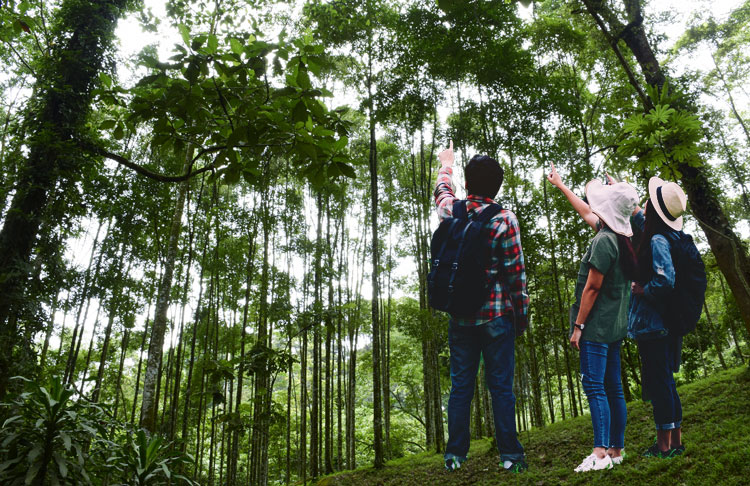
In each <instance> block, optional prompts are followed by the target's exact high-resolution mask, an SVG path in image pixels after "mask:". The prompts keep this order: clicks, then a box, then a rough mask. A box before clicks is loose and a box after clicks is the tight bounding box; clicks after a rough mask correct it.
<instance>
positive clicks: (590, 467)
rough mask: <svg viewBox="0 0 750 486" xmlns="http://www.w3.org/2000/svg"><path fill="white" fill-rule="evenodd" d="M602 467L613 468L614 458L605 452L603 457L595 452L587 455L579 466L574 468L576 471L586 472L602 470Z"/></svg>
mask: <svg viewBox="0 0 750 486" xmlns="http://www.w3.org/2000/svg"><path fill="white" fill-rule="evenodd" d="M602 469H612V458H611V457H609V455H607V454H605V455H604V457H603V458H601V459H599V458H598V457H596V454H594V453H593V452H592V453H591V455H589V456H587V457H586V458H585V459H584V460H583V462H582V463H580V464H579V465H578V467H577V468H575V469H573V470H574V471H575V472H586V471H600V470H602Z"/></svg>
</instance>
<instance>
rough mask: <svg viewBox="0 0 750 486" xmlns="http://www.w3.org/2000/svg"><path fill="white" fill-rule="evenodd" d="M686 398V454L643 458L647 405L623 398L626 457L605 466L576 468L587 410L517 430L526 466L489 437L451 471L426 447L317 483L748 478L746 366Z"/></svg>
mask: <svg viewBox="0 0 750 486" xmlns="http://www.w3.org/2000/svg"><path fill="white" fill-rule="evenodd" d="M679 393H680V396H681V398H682V402H683V412H684V418H683V442H684V444H685V446H686V451H685V454H684V455H683V456H681V457H676V458H673V459H655V458H644V457H641V456H640V452H641V451H642V450H643V449H645V448H646V447H648V446H649V445H651V444H652V443H653V440H654V435H655V432H654V427H653V421H652V418H651V405H650V404H649V403H644V402H642V401H633V402H631V403H628V426H627V429H626V433H625V442H626V446H625V451H626V454H627V457H626V460H625V462H624V463H623V464H622V465H620V466H615V468H614V469H612V470H609V471H594V472H588V473H575V472H573V468H574V467H575V466H577V465H578V463H579V462H580V461H581V460H582V459H583V458H584V457H585V456H586V455H587V454H589V453H590V452H591V440H592V436H593V433H592V428H591V422H590V420H589V416H588V415H586V416H582V417H577V418H575V419H570V420H565V421H562V422H558V423H555V424H552V425H548V426H547V427H544V428H540V429H535V430H532V431H530V432H528V433H527V432H523V433H522V434H521V435H520V439H521V442H522V443H523V444H524V447H525V448H526V453H527V461H528V463H529V466H530V468H529V470H528V471H527V472H526V473H523V474H509V473H507V472H505V471H504V470H502V469H501V468H500V466H499V465H498V463H499V457H498V455H497V452H496V451H494V450H493V449H492V447H491V443H490V441H489V440H479V441H474V442H472V445H471V451H470V453H469V460H468V461H467V462H466V463H465V464H464V465H463V467H462V468H461V469H460V470H458V471H456V472H453V473H448V472H446V471H444V470H443V464H442V456H441V455H438V454H430V453H423V454H417V455H413V456H408V457H404V458H400V459H398V460H394V461H390V462H388V463H387V464H386V466H385V468H383V469H381V470H375V469H373V468H372V467H368V468H361V469H358V470H356V471H349V472H342V473H338V474H336V475H332V476H327V477H324V478H321V479H320V480H319V481H318V482H317V484H318V485H319V486H334V485H346V486H376V485H377V486H380V485H383V486H386V485H399V486H401V485H404V486H409V485H413V486H429V485H471V484H476V485H485V484H486V485H494V484H509V485H515V484H518V485H533V486H547V485H555V484H572V485H575V484H596V485H597V486H598V485H601V486H605V485H634V486H635V485H638V486H640V485H649V486H651V485H654V486H658V485H664V486H666V485H669V486H674V485H677V486H681V485H687V486H691V485H711V486H732V485H750V371H749V370H748V368H747V367H745V366H743V367H740V368H735V369H731V370H728V371H724V372H721V373H717V374H716V375H715V376H713V377H710V378H707V379H704V380H700V381H696V382H694V383H691V384H687V385H684V386H682V387H680V388H679Z"/></svg>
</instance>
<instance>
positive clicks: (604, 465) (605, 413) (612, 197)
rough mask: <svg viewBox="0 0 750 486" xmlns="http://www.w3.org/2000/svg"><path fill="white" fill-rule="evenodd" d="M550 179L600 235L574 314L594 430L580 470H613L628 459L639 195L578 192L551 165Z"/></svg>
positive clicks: (618, 190) (594, 184)
mask: <svg viewBox="0 0 750 486" xmlns="http://www.w3.org/2000/svg"><path fill="white" fill-rule="evenodd" d="M551 169H552V171H551V173H550V174H549V175H548V176H547V179H548V180H549V182H550V183H551V184H552V185H554V186H555V187H557V188H558V189H560V190H561V191H562V193H563V194H564V195H565V197H566V198H567V199H568V201H570V203H571V205H572V206H573V208H574V209H575V210H576V211H577V212H578V214H580V215H581V217H582V218H583V220H584V221H585V222H586V223H588V224H589V226H591V227H592V228H593V229H594V230H595V231H596V235H595V236H594V238H593V239H592V240H591V245H590V246H589V248H588V250H587V251H586V254H585V255H584V257H583V259H582V260H581V266H580V269H579V271H578V279H577V281H576V291H575V295H576V301H575V304H574V305H573V307H572V308H571V312H570V321H571V336H570V343H571V345H572V346H573V347H574V348H575V349H577V350H579V351H580V359H581V383H582V384H583V389H584V391H585V393H586V398H587V399H588V402H589V409H590V411H591V423H592V425H593V428H594V448H593V451H592V452H591V454H590V455H588V456H586V458H584V460H583V462H581V464H580V465H579V466H578V467H576V468H575V472H585V471H594V470H601V469H611V468H612V467H613V465H614V464H619V463H621V462H622V449H623V447H624V446H625V424H626V422H627V409H626V407H625V398H624V395H623V391H622V382H621V379H620V376H621V375H620V346H621V344H622V340H623V339H624V338H625V335H626V333H627V322H628V321H627V310H628V297H629V295H630V281H631V280H632V278H633V277H634V276H635V272H636V267H637V264H636V260H635V253H634V251H633V247H632V245H631V244H630V239H629V238H630V236H632V235H633V231H632V229H631V226H630V216H631V215H632V213H633V209H634V208H635V207H636V206H637V204H638V194H637V193H636V191H635V189H634V188H633V187H632V186H631V185H630V184H627V183H625V182H620V183H617V184H611V185H605V184H602V183H601V182H599V181H598V180H593V181H591V182H589V183H588V184H586V200H587V201H584V200H582V199H581V198H579V197H578V196H576V195H575V194H574V193H573V192H572V191H571V190H570V189H568V187H566V186H565V184H564V183H563V182H562V179H561V178H560V175H559V174H558V173H557V171H556V170H555V166H554V165H552V166H551Z"/></svg>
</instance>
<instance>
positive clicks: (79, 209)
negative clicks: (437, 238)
mask: <svg viewBox="0 0 750 486" xmlns="http://www.w3.org/2000/svg"><path fill="white" fill-rule="evenodd" d="M161 3H162V2H159V5H156V4H151V3H150V2H145V4H144V3H143V2H141V1H136V0H129V1H125V0H96V1H84V0H60V1H55V2H36V1H32V0H20V1H19V0H12V1H9V2H6V3H5V5H4V7H3V8H2V9H0V20H1V21H2V24H1V27H0V41H1V42H0V56H1V57H2V67H1V68H0V73H1V74H0V101H1V103H0V120H2V124H1V126H2V132H1V133H0V137H1V138H0V167H1V168H2V170H1V171H0V214H1V215H2V230H0V277H1V278H0V325H1V326H2V327H1V328H0V339H1V340H2V342H1V347H2V349H1V350H0V351H1V354H2V356H0V401H2V402H3V404H4V405H3V407H2V409H1V410H0V418H2V420H3V421H4V422H5V425H3V428H2V429H0V432H1V434H2V437H3V438H4V439H3V440H4V441H0V443H1V444H2V445H0V452H2V458H0V459H2V460H0V462H3V461H5V462H4V463H3V464H2V465H0V480H2V481H0V482H4V484H5V482H7V484H16V483H14V482H13V481H17V484H21V483H23V482H24V481H25V482H26V484H48V483H47V481H50V480H51V478H52V477H54V478H55V480H57V481H58V482H59V483H61V484H82V483H84V482H88V483H91V484H162V483H163V484H168V483H170V481H171V482H172V483H176V482H181V481H182V482H185V483H199V484H208V485H220V484H221V485H224V484H228V485H235V484H257V485H265V484H300V482H302V483H303V484H306V481H309V480H312V479H316V478H319V477H321V476H323V475H326V474H330V473H333V472H335V471H340V470H344V469H353V468H356V467H360V466H369V465H374V466H375V467H380V466H382V465H383V464H384V462H385V461H386V460H389V459H394V458H398V457H402V456H404V455H408V454H413V453H417V452H422V451H432V452H441V451H442V450H443V449H444V447H445V435H446V430H445V425H444V423H445V407H446V404H447V393H448V391H449V386H450V375H449V369H448V360H447V357H448V352H447V322H448V316H447V315H443V314H441V313H437V312H435V311H433V310H431V309H430V308H429V306H428V303H427V280H426V279H427V273H428V270H429V267H428V260H429V241H430V236H431V233H432V231H433V230H434V228H435V227H436V219H435V216H434V215H433V213H434V209H433V208H434V202H433V195H432V191H433V189H434V183H435V176H436V171H437V166H438V163H437V160H436V154H437V152H438V151H439V150H440V149H441V147H443V146H444V145H446V144H447V141H448V139H452V140H453V141H454V143H455V146H456V148H457V152H458V154H459V159H458V165H459V166H460V165H462V163H463V164H465V163H466V162H467V160H468V158H469V157H470V156H471V155H473V154H474V153H486V154H489V155H491V156H494V157H496V158H497V159H498V160H500V161H501V164H502V165H503V167H504V169H505V174H506V176H505V182H504V184H503V187H502V189H501V193H500V195H499V200H500V202H501V204H502V205H503V206H504V207H506V208H509V209H511V210H512V211H513V212H514V213H515V214H516V215H517V216H518V219H519V222H520V226H521V231H522V241H523V249H524V254H525V261H526V269H527V278H528V286H529V294H530V298H531V307H530V323H531V325H530V329H529V331H528V332H527V333H526V334H525V335H524V336H523V337H522V338H520V339H519V343H518V345H517V350H516V353H517V356H516V363H517V369H516V376H515V388H516V390H515V393H516V397H517V424H518V428H519V430H520V431H521V433H523V431H526V430H529V429H530V428H532V427H544V426H545V425H546V424H550V423H554V422H556V421H560V420H565V419H566V418H570V417H576V416H578V415H581V414H585V413H587V410H588V408H587V405H586V402H585V400H584V399H583V397H582V389H581V383H580V376H579V373H578V357H577V354H576V353H575V351H574V350H572V349H571V348H570V347H569V346H568V345H567V339H568V309H569V306H570V304H571V301H572V299H573V296H572V293H573V286H574V282H575V275H576V272H577V268H578V263H579V261H580V258H581V255H583V253H584V252H585V249H586V247H585V245H586V244H587V241H588V240H589V237H590V235H588V234H587V232H586V229H585V228H584V224H583V223H581V222H579V221H578V219H577V218H576V216H575V214H574V213H573V211H571V210H570V209H569V207H568V206H567V204H566V203H565V201H564V199H562V198H561V197H560V195H559V194H556V193H554V192H553V191H551V190H550V188H549V187H547V185H545V181H544V174H543V171H544V170H545V168H546V167H547V166H548V165H549V162H554V163H555V165H556V166H557V167H558V168H560V171H561V173H562V174H563V177H564V178H565V179H566V181H568V182H569V183H570V185H571V187H574V188H576V190H577V191H578V192H580V191H581V190H582V188H583V186H584V184H585V182H586V181H588V180H590V179H592V178H595V177H598V178H603V176H604V172H605V171H607V172H609V173H610V174H613V175H615V176H616V177H618V178H622V179H628V180H629V181H630V182H631V183H633V184H634V185H635V186H637V187H638V188H639V191H640V193H641V194H644V193H645V182H646V181H647V180H648V178H649V177H650V176H652V175H661V176H662V177H665V178H668V179H670V180H677V181H680V182H681V184H683V185H684V186H685V188H686V191H687V192H688V196H689V198H690V211H691V218H689V219H690V220H691V223H689V227H688V231H689V232H691V233H693V234H694V235H695V236H696V238H697V239H698V240H699V241H700V248H701V250H702V251H703V252H704V254H703V258H704V260H705V262H706V264H707V269H708V272H709V290H708V294H707V300H706V304H705V308H704V314H703V316H702V317H701V321H700V323H699V325H698V330H697V332H695V333H693V334H690V335H689V336H688V337H687V338H686V342H685V350H684V365H683V371H682V374H681V375H680V379H681V380H684V381H690V380H692V379H694V378H696V377H699V376H707V375H709V374H711V373H712V372H713V371H714V370H717V369H720V368H727V367H728V366H731V365H734V364H739V363H745V362H746V360H747V359H748V357H749V356H750V349H749V348H748V340H749V339H750V286H748V283H747V282H748V280H749V279H750V261H748V258H749V256H748V249H747V248H748V247H747V242H748V232H750V227H748V219H750V198H749V195H748V191H749V189H748V185H749V184H750V180H749V179H748V175H747V174H748V173H750V171H748V163H747V160H748V157H747V156H748V153H750V152H749V150H750V134H749V132H748V129H747V122H746V121H745V117H746V116H747V112H748V93H747V91H746V84H744V80H745V79H746V77H747V73H748V69H750V59H748V57H747V55H746V54H745V52H746V51H747V49H746V48H747V44H748V42H750V39H748V37H747V32H748V28H747V26H748V22H749V21H750V4H749V3H748V2H742V1H737V2H735V3H736V5H734V6H733V8H732V9H731V10H728V11H727V12H723V13H721V14H718V13H717V14H716V16H714V15H713V14H712V13H711V11H710V10H704V11H699V9H698V8H696V9H695V11H693V12H688V14H689V15H688V22H687V27H686V28H685V29H683V30H682V31H681V32H679V33H677V34H670V35H669V36H668V35H665V34H663V33H660V32H663V31H662V30H660V29H662V28H663V27H664V26H665V25H669V24H670V23H671V22H677V19H675V18H673V17H668V16H665V15H666V14H665V13H664V12H660V11H659V10H658V8H659V6H658V2H643V1H636V0H624V1H619V0H617V1H615V0H610V1H604V2H594V1H587V0H580V1H578V0H544V1H538V2H531V3H530V2H520V3H519V2H514V1H510V0H495V1H467V2H452V1H447V0H446V1H442V0H441V1H438V2H433V1H431V0H420V1H409V2H407V1H404V2H399V1H391V2H386V1H381V0H367V1H363V2H340V1H323V0H308V1H302V0H300V1H297V2H275V1H266V0H258V1H252V0H248V1H240V0H214V1H211V2H206V1H203V0H170V1H167V2H163V3H164V5H161ZM527 3H530V6H529V5H525V4H527ZM521 4H524V5H521ZM162 7H163V13H158V14H154V11H156V10H159V9H161V8H162ZM159 11H160V10H159ZM686 15H687V14H686ZM126 21H127V22H130V23H133V24H137V25H138V28H139V29H140V31H141V32H143V33H144V35H145V33H152V34H154V35H155V36H154V37H149V39H156V40H154V41H153V42H152V43H144V45H143V46H140V47H138V49H137V52H136V53H135V54H133V55H132V56H131V55H127V56H126V55H124V54H122V49H123V46H124V45H125V44H126V43H127V42H129V41H130V40H129V39H123V38H122V37H118V35H121V34H118V32H121V31H120V30H118V27H117V26H118V25H122V24H123V23H124V22H126ZM118 23H119V24H118ZM157 34H158V35H157ZM670 36H671V37H670ZM670 39H671V40H670ZM697 53H703V54H702V55H706V53H707V54H708V56H709V57H708V59H710V60H711V63H712V66H708V67H706V66H697V65H694V64H691V62H690V60H691V56H694V55H698V54H697ZM459 172H460V170H459ZM638 360H639V358H638V352H637V349H636V347H635V343H634V342H630V341H628V342H627V343H626V344H625V345H624V348H623V367H622V377H623V384H624V391H625V396H626V399H627V400H628V401H630V400H638V399H640V389H641V388H640V363H639V361H638ZM482 373H483V371H482V370H481V369H480V375H481V374H482ZM480 378H483V377H480ZM482 382H483V379H480V380H478V382H477V383H478V384H477V388H476V391H475V398H474V402H473V404H472V407H473V410H474V411H473V418H472V436H473V437H492V436H493V424H492V413H491V405H490V399H489V394H488V390H487V389H486V388H485V387H484V386H481V385H479V383H482ZM41 409H44V410H46V411H47V412H46V413H49V414H50V416H52V415H54V417H58V419H59V420H58V419H55V420H57V421H54V420H52V419H50V421H46V422H45V421H44V420H42V421H36V419H33V420H32V418H30V417H33V416H35V415H34V414H36V413H38V412H36V411H35V410H37V411H38V410H41ZM60 417H66V418H65V419H63V418H60ZM6 419H7V420H6ZM53 422H54V423H55V424H57V425H55V426H54V427H52V426H48V425H44V424H51V423H53ZM45 427H47V428H46V429H45ZM45 434H46V435H45ZM37 436H38V437H40V439H39V444H38V447H37V445H35V443H34V441H33V440H32V439H29V438H31V437H37ZM24 437H25V438H24ZM45 437H46V438H45ZM55 441H57V442H55ZM54 444H57V446H54ZM24 447H26V448H28V449H24ZM33 447H37V448H38V451H39V452H38V453H34V454H31V453H29V454H28V455H23V457H22V454H21V452H20V451H25V450H32V449H33ZM55 447H57V449H55ZM136 471H137V472H136ZM160 481H161V482H160Z"/></svg>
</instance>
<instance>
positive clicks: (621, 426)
mask: <svg viewBox="0 0 750 486" xmlns="http://www.w3.org/2000/svg"><path fill="white" fill-rule="evenodd" d="M621 344H622V341H616V342H614V343H610V344H605V343H595V342H592V341H580V344H579V345H580V348H581V383H582V385H583V391H584V392H586V398H588V401H589V410H590V411H591V423H592V425H593V426H594V447H604V448H610V447H614V448H618V449H621V448H622V447H624V446H625V424H626V423H627V409H626V407H625V396H624V395H623V393H622V381H621V380H620V345H621Z"/></svg>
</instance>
